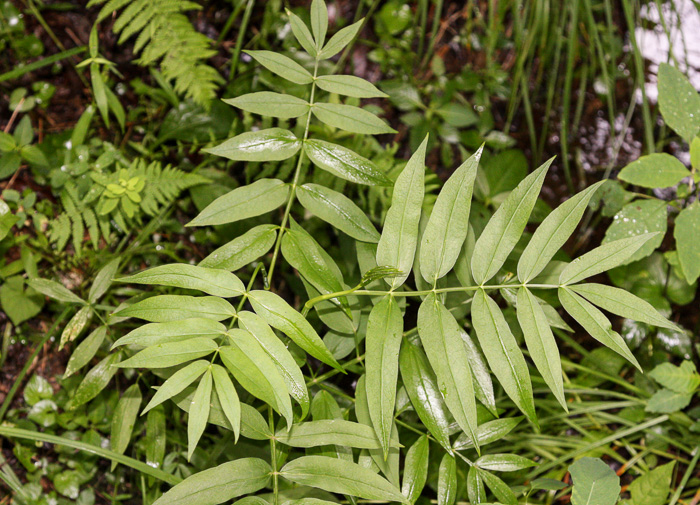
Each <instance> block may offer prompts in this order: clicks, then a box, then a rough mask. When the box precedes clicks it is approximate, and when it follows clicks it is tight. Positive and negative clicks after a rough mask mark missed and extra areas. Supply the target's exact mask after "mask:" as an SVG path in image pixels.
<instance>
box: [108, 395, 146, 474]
mask: <svg viewBox="0 0 700 505" xmlns="http://www.w3.org/2000/svg"><path fill="white" fill-rule="evenodd" d="M140 406H141V390H140V389H139V385H138V384H132V385H131V386H129V388H127V390H126V391H124V394H123V395H122V397H121V398H120V399H119V402H117V407H116V408H115V409H114V413H113V414H112V426H111V431H110V433H111V434H110V446H111V449H112V450H113V451H114V452H117V453H119V454H124V451H126V448H127V446H128V445H129V441H130V440H131V433H132V432H133V431H134V425H135V424H136V418H137V417H138V414H139V407H140ZM115 466H117V465H116V463H114V462H113V463H112V470H114V467H115Z"/></svg>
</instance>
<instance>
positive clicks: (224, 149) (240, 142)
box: [202, 128, 301, 161]
mask: <svg viewBox="0 0 700 505" xmlns="http://www.w3.org/2000/svg"><path fill="white" fill-rule="evenodd" d="M299 149H301V141H300V140H299V139H298V138H297V137H296V135H294V134H293V133H292V132H290V131H289V130H285V129H284V128H268V129H265V130H258V131H254V132H245V133H241V134H240V135H236V136H235V137H233V138H231V139H228V140H227V141H225V142H223V143H221V144H219V145H217V146H214V147H210V148H208V149H202V151H204V152H206V153H209V154H213V155H215V156H222V157H224V158H228V159H230V160H234V161H282V160H286V159H287V158H291V157H292V156H294V155H295V154H296V153H297V152H298V151H299Z"/></svg>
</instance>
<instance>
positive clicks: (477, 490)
mask: <svg viewBox="0 0 700 505" xmlns="http://www.w3.org/2000/svg"><path fill="white" fill-rule="evenodd" d="M467 496H468V497H469V500H470V501H471V502H472V503H485V502H486V489H485V488H484V482H483V481H482V480H481V477H480V476H479V469H478V468H476V467H475V466H470V467H469V472H468V473H467Z"/></svg>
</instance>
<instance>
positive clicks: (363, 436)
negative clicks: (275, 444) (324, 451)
mask: <svg viewBox="0 0 700 505" xmlns="http://www.w3.org/2000/svg"><path fill="white" fill-rule="evenodd" d="M275 436H276V437H277V440H278V441H279V442H281V443H283V444H285V445H289V446H291V447H318V446H321V445H342V446H345V447H355V448H358V449H379V448H380V447H381V446H380V445H379V441H378V440H377V437H376V436H375V434H374V431H373V430H372V428H370V427H369V426H365V425H364V424H359V423H353V422H350V421H345V420H343V419H326V420H321V421H307V422H305V423H301V424H295V425H293V426H292V429H291V430H290V431H289V432H288V433H285V432H283V431H282V430H280V431H278V432H277V433H276V435H275ZM394 445H397V444H394Z"/></svg>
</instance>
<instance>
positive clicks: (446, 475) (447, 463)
mask: <svg viewBox="0 0 700 505" xmlns="http://www.w3.org/2000/svg"><path fill="white" fill-rule="evenodd" d="M456 497H457V462H456V461H455V458H454V456H452V455H450V454H445V455H444V456H443V457H442V461H440V468H439V469H438V493H437V503H438V505H453V504H454V502H455V499H456Z"/></svg>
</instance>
